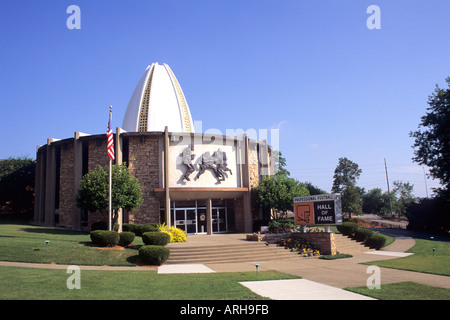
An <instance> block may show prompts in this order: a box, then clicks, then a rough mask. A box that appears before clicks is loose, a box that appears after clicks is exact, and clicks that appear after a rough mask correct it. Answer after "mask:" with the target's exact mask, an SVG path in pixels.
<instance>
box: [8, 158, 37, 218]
mask: <svg viewBox="0 0 450 320" xmlns="http://www.w3.org/2000/svg"><path fill="white" fill-rule="evenodd" d="M35 170H36V161H34V160H32V159H30V158H28V157H16V158H12V157H9V158H8V159H3V160H0V211H3V212H14V213H19V214H31V213H32V212H33V209H34V208H33V207H34V184H35V182H34V176H35Z"/></svg>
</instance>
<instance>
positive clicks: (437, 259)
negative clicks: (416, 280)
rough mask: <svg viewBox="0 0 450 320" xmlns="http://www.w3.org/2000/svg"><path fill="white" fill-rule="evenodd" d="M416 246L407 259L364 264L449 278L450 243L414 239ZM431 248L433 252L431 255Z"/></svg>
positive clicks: (410, 250)
mask: <svg viewBox="0 0 450 320" xmlns="http://www.w3.org/2000/svg"><path fill="white" fill-rule="evenodd" d="M415 240H416V244H415V246H414V247H412V248H411V249H409V250H408V251H407V252H411V253H414V254H413V255H410V256H408V257H404V258H396V259H391V260H381V261H371V262H368V263H366V264H370V265H377V266H380V267H386V268H394V269H401V270H409V271H417V272H424V273H432V274H439V275H445V276H450V242H445V241H434V240H424V239H415ZM433 248H435V249H436V250H435V252H434V254H433Z"/></svg>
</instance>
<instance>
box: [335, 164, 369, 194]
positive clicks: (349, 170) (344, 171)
mask: <svg viewBox="0 0 450 320" xmlns="http://www.w3.org/2000/svg"><path fill="white" fill-rule="evenodd" d="M361 173H362V170H361V169H360V168H359V166H358V165H357V164H356V163H354V162H353V161H351V160H349V159H347V158H339V163H338V165H337V167H336V169H335V170H334V176H333V186H332V188H331V191H332V192H334V193H339V192H343V191H344V190H345V189H347V188H348V187H352V186H355V185H356V180H357V179H359V176H360V175H361Z"/></svg>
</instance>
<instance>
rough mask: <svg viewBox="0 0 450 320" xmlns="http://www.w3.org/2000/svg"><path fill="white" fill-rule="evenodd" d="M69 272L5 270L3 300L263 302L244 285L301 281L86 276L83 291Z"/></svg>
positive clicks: (249, 276) (270, 276)
mask: <svg viewBox="0 0 450 320" xmlns="http://www.w3.org/2000/svg"><path fill="white" fill-rule="evenodd" d="M70 276H71V274H69V273H67V272H66V270H49V269H34V268H14V267H0V288H2V290H0V300H7V299H26V300H34V299H38V300H47V299H49V300H59V299H64V300H65V299H73V300H84V299H85V300H106V299H112V300H114V299H117V300H127V299H132V300H139V299H146V300H222V299H225V300H236V299H237V300H239V299H244V300H260V299H263V297H261V296H259V295H257V294H256V293H254V292H252V291H251V290H249V289H247V288H246V287H244V286H242V285H241V284H239V282H240V281H257V280H276V279H296V278H298V277H295V276H292V275H288V274H284V273H281V272H277V271H261V272H259V273H258V274H256V272H227V273H207V274H201V273H198V274H188V275H186V274H157V272H156V271H91V270H81V272H80V284H81V289H72V290H69V289H68V288H67V285H66V283H67V279H68V278H69V277H70Z"/></svg>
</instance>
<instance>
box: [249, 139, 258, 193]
mask: <svg viewBox="0 0 450 320" xmlns="http://www.w3.org/2000/svg"><path fill="white" fill-rule="evenodd" d="M248 160H249V161H248V162H249V164H248V171H249V178H250V189H253V188H256V187H257V186H258V185H259V160H258V149H257V144H256V143H251V142H249V151H248Z"/></svg>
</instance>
